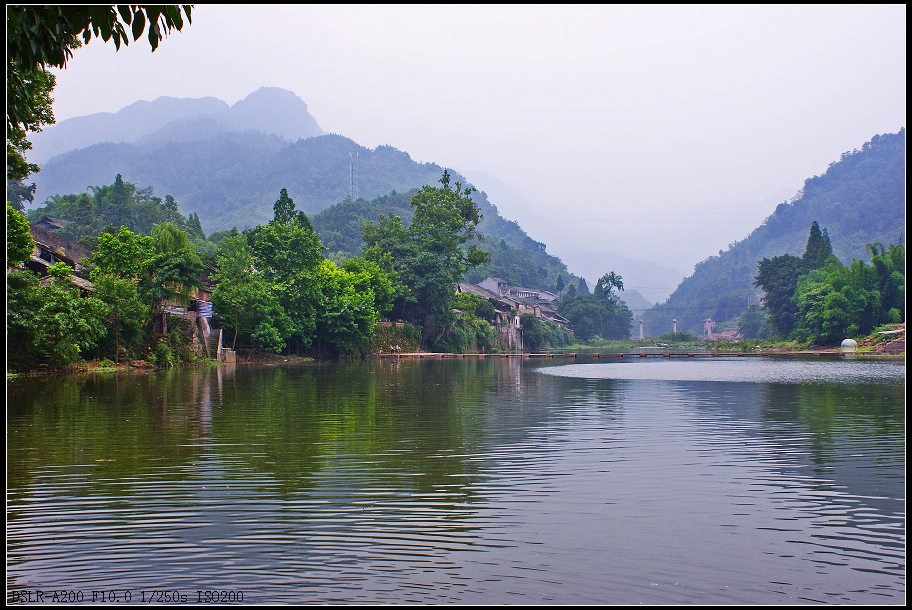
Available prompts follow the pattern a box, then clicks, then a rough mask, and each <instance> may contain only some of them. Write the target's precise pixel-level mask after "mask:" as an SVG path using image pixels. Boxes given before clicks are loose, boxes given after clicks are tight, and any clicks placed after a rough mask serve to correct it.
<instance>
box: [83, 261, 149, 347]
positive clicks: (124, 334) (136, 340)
mask: <svg viewBox="0 0 912 610" xmlns="http://www.w3.org/2000/svg"><path fill="white" fill-rule="evenodd" d="M93 288H94V289H95V296H96V297H97V298H98V299H99V300H100V301H101V302H103V303H105V304H107V306H108V309H109V311H110V313H109V314H108V316H107V318H105V325H106V326H107V328H108V330H107V332H106V335H105V337H104V341H103V342H102V346H101V347H102V349H103V350H104V351H105V352H107V353H111V354H113V356H114V362H115V363H119V362H120V354H121V349H122V348H123V349H126V350H127V354H126V355H127V356H133V357H135V356H136V355H137V352H138V348H139V347H140V345H141V344H142V343H143V341H144V339H145V337H146V334H145V329H146V325H147V324H148V321H149V306H148V304H147V303H146V302H145V301H144V300H143V299H142V298H141V295H140V294H139V290H138V288H137V285H136V282H135V281H133V280H132V279H128V278H124V277H120V276H118V275H116V274H113V273H107V274H103V275H96V276H95V279H94V281H93Z"/></svg>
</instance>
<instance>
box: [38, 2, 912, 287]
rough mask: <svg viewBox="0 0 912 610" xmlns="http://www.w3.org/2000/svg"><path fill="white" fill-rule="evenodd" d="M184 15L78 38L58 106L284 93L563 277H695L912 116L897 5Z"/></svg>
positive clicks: (207, 11) (902, 18)
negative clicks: (409, 166)
mask: <svg viewBox="0 0 912 610" xmlns="http://www.w3.org/2000/svg"><path fill="white" fill-rule="evenodd" d="M192 15H193V23H192V25H188V26H185V27H184V30H183V31H182V32H179V33H174V34H172V35H171V36H169V37H168V38H167V39H166V40H164V41H163V42H162V44H161V46H160V47H159V49H158V50H157V51H156V52H155V53H154V54H153V53H150V51H149V46H148V43H146V42H145V41H144V40H141V41H139V42H135V43H131V45H130V46H129V47H128V48H125V49H121V50H120V51H119V52H115V50H114V46H113V45H112V44H107V45H105V44H103V43H101V42H100V41H95V40H93V41H92V42H91V43H90V44H89V45H87V46H86V47H84V48H82V49H79V50H77V51H76V52H75V54H74V57H73V59H72V60H71V61H70V63H69V64H68V65H67V68H66V69H65V70H62V71H58V72H57V75H58V76H57V88H56V90H55V92H54V98H55V104H54V112H55V115H56V118H57V121H58V122H59V121H61V120H64V119H67V118H70V117H73V116H78V115H84V114H91V113H95V112H102V111H106V112H114V111H117V110H119V109H120V108H122V107H123V106H125V105H127V104H130V103H132V102H135V101H137V100H140V99H144V100H151V99H154V98H156V97H158V96H162V95H168V96H174V97H205V96H213V97H217V98H219V99H222V100H224V101H225V102H228V103H229V104H233V103H234V102H236V101H238V100H239V99H242V98H243V97H246V96H247V95H248V94H249V93H251V92H252V91H254V90H255V89H257V88H259V87H261V86H276V87H282V88H284V89H289V90H291V91H293V92H294V93H296V94H297V95H298V96H299V97H301V98H302V99H303V100H304V101H305V102H306V103H307V104H308V108H309V110H310V112H311V114H313V116H314V117H315V118H316V119H317V121H318V122H319V124H320V126H321V127H322V128H323V129H324V130H325V131H327V132H334V133H340V134H343V135H345V136H348V137H350V138H352V139H354V140H355V141H357V142H358V143H359V144H362V145H364V146H368V147H375V146H378V145H381V144H390V145H392V146H395V147H396V148H399V149H401V150H405V151H407V152H408V153H409V154H410V155H411V156H412V158H413V159H415V160H417V161H421V162H427V161H431V162H435V163H438V164H440V165H443V166H447V167H452V168H454V169H456V170H458V171H460V172H462V173H464V174H465V175H467V176H468V178H469V179H470V180H472V181H473V182H476V184H477V185H478V186H479V187H481V188H482V189H483V190H488V192H489V194H490V195H491V199H492V202H493V203H494V204H495V205H497V206H498V207H499V208H500V209H501V212H502V214H503V215H504V216H506V217H508V218H511V219H515V220H518V221H519V222H520V224H521V225H522V226H523V227H524V228H525V229H526V230H527V232H529V233H530V235H532V237H534V238H536V239H538V240H540V241H544V242H545V243H547V244H548V249H549V251H550V252H552V253H554V254H557V255H558V256H560V257H561V258H562V259H563V260H564V262H566V263H567V264H568V265H569V266H570V269H571V271H575V270H576V269H577V268H579V266H581V265H589V266H592V259H593V258H595V259H598V260H597V261H596V263H595V267H596V268H604V270H605V271H607V270H608V269H610V268H611V265H612V261H611V257H612V254H610V253H617V254H621V255H624V256H626V257H629V258H637V259H645V260H650V261H654V262H657V263H660V264H662V265H666V266H670V267H673V268H675V269H677V270H680V271H681V272H682V275H684V274H689V273H690V272H691V271H692V270H693V265H694V264H695V263H697V262H699V261H700V260H703V259H705V258H706V257H708V256H709V255H712V254H716V253H718V250H719V249H720V248H726V247H727V245H728V244H729V243H730V242H734V241H737V240H740V239H743V238H744V237H746V235H747V234H748V233H749V232H750V230H751V229H753V228H754V227H756V226H757V225H758V224H759V223H760V222H761V221H762V220H763V218H765V217H766V216H768V215H769V214H770V213H771V212H772V211H773V208H774V207H775V204H776V202H779V201H782V200H783V199H788V198H790V197H791V196H792V195H794V193H795V192H796V191H797V189H798V188H800V187H801V185H802V183H803V181H804V179H805V178H807V177H809V176H811V175H814V174H819V173H822V172H824V171H825V170H826V168H827V165H828V164H829V163H831V162H832V161H835V160H837V159H838V157H839V155H840V154H841V153H842V152H844V151H848V150H852V149H853V148H860V147H861V146H862V144H864V143H865V142H866V141H868V140H869V139H870V138H871V137H872V136H873V135H875V134H878V133H886V132H895V131H897V130H898V129H899V128H900V127H903V126H905V116H906V114H905V112H906V76H905V75H906V60H905V56H906V28H905V23H906V9H905V6H904V5H887V6H845V5H837V6H819V5H818V6H758V7H745V6H736V7H724V6H696V7H688V6H591V5H583V6H568V5H561V6H541V5H533V6H520V5H509V6H493V7H491V6H414V5H408V6H377V5H371V6H338V5H334V6H284V5H283V6H259V5H258V6H239V5H231V6H218V5H198V6H197V7H196V8H194V9H193V13H192ZM484 175H489V176H494V177H496V179H497V180H498V181H500V182H501V183H503V185H502V186H499V187H498V189H494V188H493V178H491V179H490V180H491V182H492V188H491V189H486V188H485V183H484V181H483V180H481V179H480V178H475V179H473V176H484ZM495 190H499V191H500V192H502V193H507V192H508V191H509V192H511V194H510V195H509V196H508V195H506V194H505V195H503V197H502V198H501V200H498V199H496V198H495V197H494V196H493V192H494V191H495ZM602 258H604V260H601V259H602Z"/></svg>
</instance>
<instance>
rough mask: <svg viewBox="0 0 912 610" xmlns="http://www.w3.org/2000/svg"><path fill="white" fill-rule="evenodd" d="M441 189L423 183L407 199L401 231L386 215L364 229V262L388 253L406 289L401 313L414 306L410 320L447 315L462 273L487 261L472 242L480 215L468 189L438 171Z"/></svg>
mask: <svg viewBox="0 0 912 610" xmlns="http://www.w3.org/2000/svg"><path fill="white" fill-rule="evenodd" d="M440 183H441V185H442V186H441V187H432V186H430V185H425V186H424V187H422V188H421V190H419V191H418V193H417V194H416V195H415V196H414V197H413V198H412V201H411V205H412V208H413V209H414V215H413V217H412V222H411V224H409V226H408V227H406V226H405V225H404V224H403V222H402V220H401V218H399V217H398V216H394V215H393V214H389V215H388V216H387V217H385V218H381V220H380V221H379V222H378V223H372V222H367V223H365V225H364V229H363V232H362V239H363V241H364V246H365V249H364V256H365V258H368V259H369V260H377V257H380V256H383V255H384V254H390V255H391V257H392V261H393V266H394V270H395V271H397V272H398V273H399V275H400V277H401V280H402V282H403V284H405V286H406V287H407V288H408V295H407V296H404V297H403V302H402V303H401V305H400V312H403V311H404V309H405V306H406V305H408V304H413V305H414V309H413V318H414V319H417V320H418V321H420V322H423V321H424V318H425V316H427V315H428V314H431V315H432V316H443V317H444V318H446V317H447V316H448V314H449V310H450V308H451V307H450V305H451V303H452V300H453V297H454V288H453V287H454V285H455V284H456V283H457V282H459V281H461V280H462V278H463V276H464V274H465V272H466V271H467V270H468V269H470V268H472V267H475V266H477V265H480V264H483V263H485V262H487V261H488V260H489V257H488V254H487V253H486V252H484V251H483V250H481V249H480V248H478V247H477V246H476V245H475V244H470V245H469V246H468V247H464V246H465V245H466V244H467V243H468V242H470V241H472V240H473V239H475V238H476V237H477V236H478V234H477V227H478V223H479V222H480V221H481V218H482V217H481V213H480V211H479V208H478V206H477V205H476V204H475V202H474V201H473V200H472V198H471V193H472V192H473V191H474V189H472V188H467V189H463V188H462V185H461V184H460V183H459V182H456V183H455V188H453V187H452V186H450V174H449V172H448V171H446V170H445V171H444V172H443V176H442V177H441V179H440Z"/></svg>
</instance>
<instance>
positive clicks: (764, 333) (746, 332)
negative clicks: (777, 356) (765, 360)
mask: <svg viewBox="0 0 912 610" xmlns="http://www.w3.org/2000/svg"><path fill="white" fill-rule="evenodd" d="M738 332H739V333H741V336H743V337H744V338H747V339H765V338H767V337H768V336H769V334H770V327H769V323H768V321H767V317H766V312H765V311H763V308H761V307H760V306H759V305H756V304H754V305H751V306H750V307H748V308H747V309H746V310H745V311H744V313H742V314H741V316H740V317H739V318H738Z"/></svg>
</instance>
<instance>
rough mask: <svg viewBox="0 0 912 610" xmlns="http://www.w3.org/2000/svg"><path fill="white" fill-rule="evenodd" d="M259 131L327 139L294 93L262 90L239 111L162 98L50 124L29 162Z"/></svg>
mask: <svg viewBox="0 0 912 610" xmlns="http://www.w3.org/2000/svg"><path fill="white" fill-rule="evenodd" d="M251 130H252V131H259V132H262V133H265V134H270V135H277V136H279V137H281V138H284V139H285V140H289V141H291V142H294V141H297V140H299V139H301V138H310V137H314V136H319V135H323V130H322V129H321V128H320V126H319V125H318V124H317V121H316V119H314V117H313V116H311V114H310V113H309V112H308V110H307V104H306V103H305V102H304V100H302V99H301V98H300V97H298V96H297V95H296V94H295V93H293V92H292V91H288V90H287V89H281V88H279V87H260V88H259V89H257V90H256V91H254V92H252V93H251V94H250V95H248V96H247V97H245V98H244V99H242V100H240V101H238V102H237V103H235V104H234V105H233V106H229V105H228V104H226V103H225V102H223V101H222V100H219V99H217V98H215V97H211V96H210V97H202V98H179V97H170V96H161V97H157V98H155V99H154V100H151V101H149V100H139V101H136V102H133V103H132V104H128V105H127V106H124V107H123V108H121V109H120V110H118V111H117V112H99V113H95V114H90V115H84V116H78V117H73V118H70V119H66V120H64V121H61V122H60V123H58V124H56V125H49V126H47V127H45V129H44V130H43V131H42V132H41V133H36V134H34V135H33V136H32V138H31V141H32V144H33V149H32V152H31V154H30V155H29V156H28V158H29V161H33V162H37V163H39V164H43V163H45V162H46V161H47V160H49V159H50V158H51V157H54V156H56V155H60V154H64V153H67V152H70V151H72V150H76V149H80V148H87V147H89V146H92V145H95V144H100V143H103V142H139V141H140V140H144V139H147V140H148V141H154V142H158V143H163V142H167V141H177V140H183V141H186V140H189V139H194V138H204V137H211V136H212V135H213V134H216V133H218V132H226V131H227V132H232V131H251Z"/></svg>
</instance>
